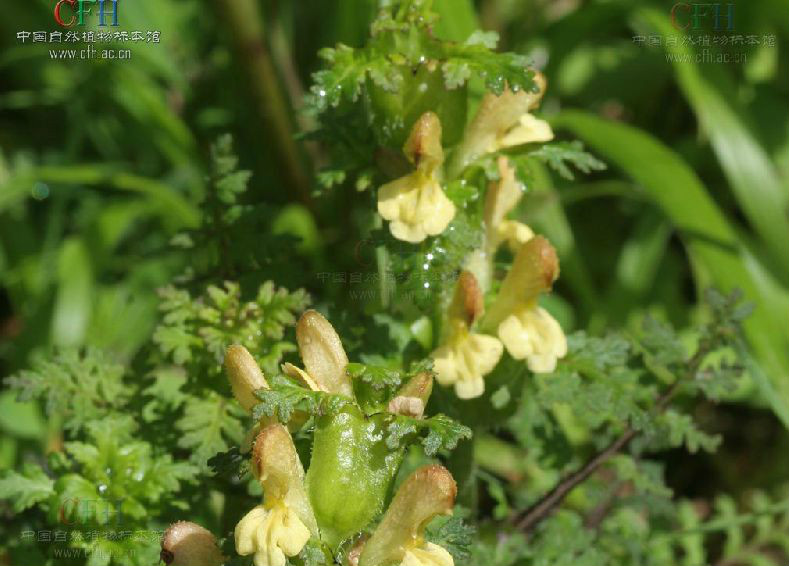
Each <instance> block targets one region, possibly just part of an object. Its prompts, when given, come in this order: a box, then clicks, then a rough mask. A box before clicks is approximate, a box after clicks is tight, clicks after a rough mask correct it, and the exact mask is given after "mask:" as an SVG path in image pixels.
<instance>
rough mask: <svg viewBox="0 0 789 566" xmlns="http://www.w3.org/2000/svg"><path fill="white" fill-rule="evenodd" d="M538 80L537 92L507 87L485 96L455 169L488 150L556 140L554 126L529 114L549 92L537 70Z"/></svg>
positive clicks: (454, 162)
mask: <svg viewBox="0 0 789 566" xmlns="http://www.w3.org/2000/svg"><path fill="white" fill-rule="evenodd" d="M534 81H535V84H536V85H537V89H538V90H537V92H530V91H525V90H520V91H518V92H513V91H512V90H510V89H509V88H507V89H505V90H504V92H503V93H502V94H501V95H499V96H496V95H495V94H493V93H488V94H486V95H485V97H484V98H483V99H482V102H481V103H480V106H479V110H477V114H476V115H475V116H474V119H473V120H472V121H471V123H470V124H469V126H468V128H467V130H466V135H465V137H464V138H463V142H462V143H461V145H460V146H459V147H458V150H457V153H456V154H455V156H454V159H453V166H452V167H451V170H452V171H453V172H455V173H458V172H460V171H462V170H463V169H464V168H465V167H466V166H467V165H469V164H470V163H471V162H473V161H474V160H475V159H477V158H478V157H481V156H483V155H485V154H487V153H494V152H496V151H499V150H501V149H504V148H507V147H512V146H516V145H522V144H526V143H532V142H545V141H550V140H552V139H553V131H552V130H551V127H550V125H548V123H547V122H545V121H544V120H540V119H538V118H535V117H534V116H533V115H532V114H530V113H529V111H530V110H532V109H534V108H535V107H536V106H537V105H538V104H539V102H540V99H541V98H542V96H543V94H544V93H545V77H544V76H543V75H542V74H540V73H537V74H536V75H535V77H534Z"/></svg>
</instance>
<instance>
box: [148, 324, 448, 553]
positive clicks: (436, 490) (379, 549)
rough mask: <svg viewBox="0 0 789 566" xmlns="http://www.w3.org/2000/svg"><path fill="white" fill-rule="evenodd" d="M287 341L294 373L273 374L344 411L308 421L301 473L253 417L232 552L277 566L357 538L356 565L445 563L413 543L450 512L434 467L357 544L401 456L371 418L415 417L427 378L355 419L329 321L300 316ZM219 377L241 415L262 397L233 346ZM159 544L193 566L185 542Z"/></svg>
mask: <svg viewBox="0 0 789 566" xmlns="http://www.w3.org/2000/svg"><path fill="white" fill-rule="evenodd" d="M296 338H297V342H298V346H299V352H300V354H301V358H302V361H303V363H304V369H302V368H299V367H297V366H295V365H293V364H290V363H287V364H283V366H282V372H283V374H285V375H286V376H288V377H290V378H292V379H293V380H295V381H296V382H297V383H299V384H300V386H301V387H303V390H305V391H310V392H316V393H318V394H325V395H327V396H333V397H338V398H344V399H347V400H348V404H347V406H345V405H343V408H342V409H341V410H338V412H336V413H335V414H331V415H323V416H321V417H320V418H319V419H318V420H317V422H316V424H315V432H314V438H313V447H312V458H311V460H310V466H309V470H308V471H307V473H306V474H305V471H304V468H303V466H302V463H301V460H300V459H299V455H298V453H297V451H296V447H295V445H294V442H293V438H292V437H291V433H290V432H289V430H288V428H287V427H286V426H284V425H283V424H280V423H279V422H277V421H276V420H275V419H274V418H273V417H268V416H263V417H262V418H261V419H260V420H259V422H258V423H257V425H256V426H255V428H254V429H253V430H254V432H255V435H254V441H250V442H249V444H251V470H252V473H253V474H254V476H255V478H256V479H257V481H258V482H259V483H260V486H261V488H262V491H263V499H262V501H261V502H260V503H259V504H258V505H256V506H255V507H253V508H252V509H251V510H249V511H248V512H247V513H246V514H245V515H244V517H243V518H242V519H241V520H240V521H239V522H238V524H237V525H236V527H235V532H234V538H235V548H236V552H237V553H238V554H239V555H241V556H252V557H253V561H254V564H255V566H285V565H286V564H287V563H288V559H289V558H292V557H295V556H297V555H299V554H300V553H301V552H302V551H303V550H304V548H305V547H306V546H307V544H308V543H310V541H314V542H315V543H316V544H318V545H319V546H323V547H325V548H327V549H328V550H329V551H330V552H332V553H334V552H336V551H337V549H338V548H339V547H340V546H342V545H343V544H345V543H348V542H349V541H353V540H357V544H356V545H355V546H354V547H353V549H352V551H351V553H350V554H351V563H352V564H355V565H356V566H379V565H382V564H387V565H388V564H402V565H404V566H452V565H453V564H454V561H453V559H452V556H451V555H450V554H449V553H448V552H447V551H446V550H445V549H443V548H442V547H440V546H438V545H435V544H432V543H430V542H427V541H425V539H424V536H423V533H424V529H425V527H426V525H427V523H428V522H429V521H430V519H431V518H433V517H434V516H436V515H438V514H447V513H451V511H452V507H453V505H454V500H455V494H456V491H457V489H456V486H455V481H454V480H453V479H452V475H451V474H450V473H449V472H448V471H447V470H446V469H445V468H443V467H441V466H436V465H433V466H426V467H424V468H421V469H419V470H417V471H416V472H414V473H413V474H411V475H410V476H409V477H408V478H407V479H406V480H405V482H404V483H403V484H402V485H401V486H400V488H399V489H398V490H397V493H396V494H395V497H394V499H393V500H392V503H391V504H390V505H389V507H388V509H386V511H385V512H384V513H383V517H382V519H381V521H380V523H379V524H378V526H377V528H376V529H375V530H374V531H373V532H372V534H371V535H370V536H369V538H358V535H359V534H360V533H362V532H363V531H364V530H365V528H366V527H367V526H368V525H369V524H370V523H371V522H372V521H373V520H374V519H375V518H376V516H378V515H379V514H380V513H381V511H383V503H384V500H385V499H386V494H387V492H388V491H389V487H390V485H391V482H392V480H393V479H394V474H395V473H396V471H397V468H398V467H399V462H400V458H401V457H402V454H403V451H402V450H401V449H399V448H391V447H388V446H387V445H386V443H385V441H384V440H383V438H382V435H381V434H380V430H382V429H381V427H380V424H379V420H380V417H383V419H391V418H394V415H404V416H406V417H408V418H416V419H420V418H422V415H423V413H424V409H425V406H426V404H427V400H428V398H429V396H430V392H431V390H432V382H433V378H432V374H431V373H430V372H420V373H417V374H416V375H415V376H413V377H412V378H411V379H409V380H408V381H407V382H406V383H405V384H404V385H403V386H402V387H400V388H399V389H398V390H397V392H396V393H395V394H393V395H392V397H391V398H390V399H389V400H388V403H387V404H386V405H385V411H384V412H383V413H381V414H376V415H368V416H367V417H365V416H364V415H362V414H361V413H360V412H359V410H358V404H357V403H356V402H355V399H356V394H355V392H354V387H353V384H352V381H351V377H350V374H349V371H348V357H347V355H346V353H345V350H344V348H343V346H342V342H341V340H340V337H339V336H338V334H337V332H336V331H335V330H334V328H333V327H332V325H331V324H330V323H329V321H328V320H326V319H325V318H324V317H323V316H322V315H321V314H320V313H318V312H317V311H312V310H310V311H307V312H305V313H304V314H303V315H302V316H301V318H300V320H299V322H298V324H297V327H296ZM225 370H226V373H227V375H228V379H229V381H230V384H231V387H232V390H233V395H234V396H235V398H236V399H237V400H238V402H239V403H240V404H241V405H242V406H243V407H244V408H245V409H247V410H251V409H252V408H253V407H254V406H255V405H256V404H257V403H258V402H259V396H260V395H261V392H266V391H270V390H271V387H270V384H269V382H268V381H267V380H266V378H265V376H264V375H263V373H262V371H261V370H260V368H259V367H258V365H257V364H256V363H255V361H254V358H253V357H252V355H251V354H250V353H249V352H248V351H247V350H246V349H245V348H244V347H243V346H238V345H234V346H230V347H229V348H228V349H227V352H226V356H225ZM377 419H378V420H377ZM295 420H296V421H297V422H298V421H300V422H304V420H305V419H295ZM380 422H388V421H386V420H384V421H380ZM172 528H173V529H175V525H174V526H173V527H172ZM191 529H192V531H193V532H195V533H198V534H200V535H201V536H202V538H201V539H200V548H202V549H206V548H209V549H210V548H215V541H214V539H213V536H212V535H210V533H208V532H207V531H205V529H202V527H199V526H197V525H193V526H192V528H191ZM181 531H183V529H181ZM181 531H178V530H174V532H176V533H179V532H181ZM168 540H169V542H168V547H167V549H165V548H164V547H163V551H162V552H163V554H162V556H163V557H166V558H167V559H168V560H170V561H171V562H172V561H174V560H181V562H180V563H183V560H187V559H188V560H197V558H195V553H194V552H195V551H194V547H191V546H190V543H185V542H181V543H180V544H179V545H176V544H175V543H174V542H173V541H174V540H176V539H175V538H173V537H171V538H170V539H168ZM178 540H180V539H178ZM199 560H201V561H202V562H201V563H204V564H205V565H206V566H215V565H218V564H220V563H221V560H222V557H221V555H220V554H219V553H218V551H216V552H211V553H206V552H203V553H202V554H201V556H200V557H199ZM175 563H176V564H177V563H179V562H175Z"/></svg>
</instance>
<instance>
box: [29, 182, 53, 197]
mask: <svg viewBox="0 0 789 566" xmlns="http://www.w3.org/2000/svg"><path fill="white" fill-rule="evenodd" d="M30 194H31V195H32V197H33V198H34V199H36V200H44V199H45V198H47V197H48V196H49V185H47V184H46V183H42V182H41V181H38V182H36V183H35V184H34V185H33V188H32V189H30Z"/></svg>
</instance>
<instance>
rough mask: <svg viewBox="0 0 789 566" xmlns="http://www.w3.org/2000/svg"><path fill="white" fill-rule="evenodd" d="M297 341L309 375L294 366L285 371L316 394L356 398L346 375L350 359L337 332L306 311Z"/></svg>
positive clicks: (317, 316)
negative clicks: (323, 392)
mask: <svg viewBox="0 0 789 566" xmlns="http://www.w3.org/2000/svg"><path fill="white" fill-rule="evenodd" d="M296 341H297V342H298V344H299V353H300V354H301V359H302V361H303V362H304V367H305V369H306V372H305V371H303V370H300V369H299V368H296V367H295V366H293V365H292V364H285V365H283V371H284V372H285V373H287V374H288V375H291V376H293V377H297V378H300V379H302V380H303V381H305V382H306V384H307V385H308V386H309V387H310V388H311V389H313V390H316V388H317V390H320V391H325V392H327V393H336V394H340V395H345V396H347V397H352V396H353V388H352V387H351V380H350V378H349V377H348V375H347V374H346V371H345V370H346V368H347V367H348V356H347V354H346V353H345V349H344V348H343V347H342V341H341V340H340V337H339V335H338V334H337V331H335V330H334V327H333V326H332V325H331V323H330V322H329V321H328V320H326V318H324V316H323V315H322V314H321V313H319V312H318V311H315V310H308V311H305V312H304V314H302V315H301V318H300V319H299V322H298V324H297V325H296Z"/></svg>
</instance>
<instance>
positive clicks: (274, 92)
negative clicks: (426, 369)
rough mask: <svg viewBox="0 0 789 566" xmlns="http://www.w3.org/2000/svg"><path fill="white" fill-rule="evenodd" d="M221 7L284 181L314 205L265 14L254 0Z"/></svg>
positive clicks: (222, 1) (233, 0)
mask: <svg viewBox="0 0 789 566" xmlns="http://www.w3.org/2000/svg"><path fill="white" fill-rule="evenodd" d="M219 10H220V12H221V14H222V15H223V17H224V18H225V21H226V22H227V27H228V30H229V32H230V34H231V35H232V36H233V39H234V41H235V46H236V50H237V52H238V54H239V57H240V59H241V63H242V66H243V68H244V71H245V72H246V75H247V79H248V81H249V88H250V90H251V91H252V95H253V97H254V98H255V103H256V105H257V113H258V118H259V119H260V120H261V121H262V123H263V127H264V131H266V132H268V133H269V134H270V135H271V137H272V143H271V145H272V146H273V147H274V150H275V152H276V154H277V161H278V162H279V163H280V164H281V166H282V169H283V172H284V177H285V181H286V182H287V183H288V184H289V185H290V186H292V187H293V188H295V190H296V192H297V193H298V195H299V197H300V199H301V200H302V201H303V202H304V204H306V205H307V206H311V205H312V199H311V198H310V180H309V175H308V174H307V172H306V162H305V160H304V159H303V156H302V152H301V148H300V147H299V146H298V144H297V143H296V140H295V139H294V137H293V136H294V134H295V133H296V131H297V129H296V126H295V124H294V122H293V109H292V107H291V106H290V104H288V102H287V100H286V99H285V96H284V95H283V92H282V90H281V88H280V81H279V77H278V76H277V72H276V69H275V68H274V64H273V63H272V60H271V52H270V50H269V46H268V43H267V41H266V37H265V33H264V30H263V25H262V20H263V17H262V14H261V13H260V10H259V8H258V3H257V2H256V1H255V0H219Z"/></svg>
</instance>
